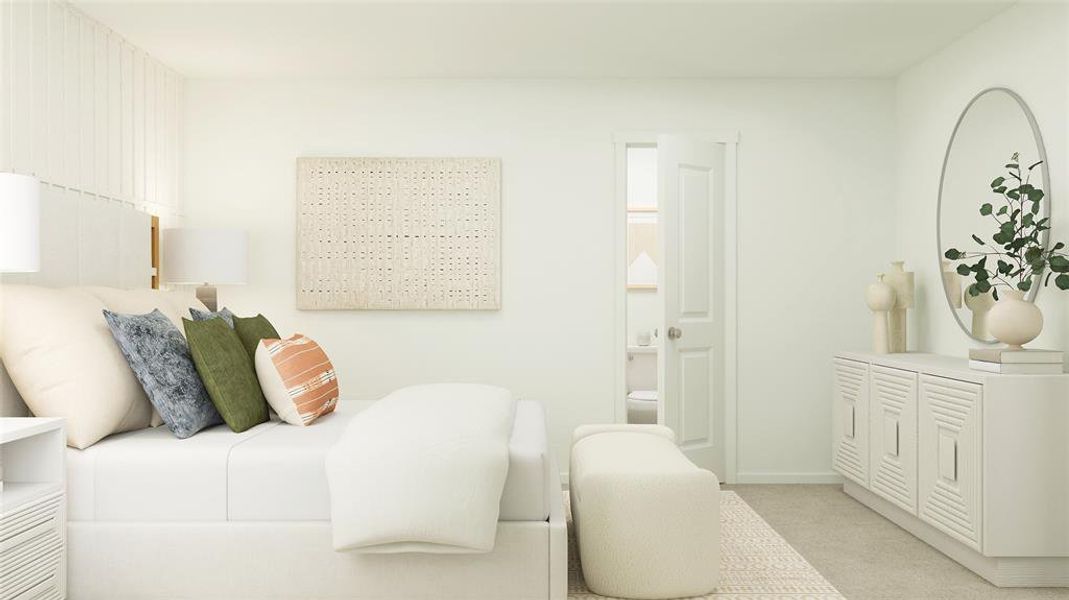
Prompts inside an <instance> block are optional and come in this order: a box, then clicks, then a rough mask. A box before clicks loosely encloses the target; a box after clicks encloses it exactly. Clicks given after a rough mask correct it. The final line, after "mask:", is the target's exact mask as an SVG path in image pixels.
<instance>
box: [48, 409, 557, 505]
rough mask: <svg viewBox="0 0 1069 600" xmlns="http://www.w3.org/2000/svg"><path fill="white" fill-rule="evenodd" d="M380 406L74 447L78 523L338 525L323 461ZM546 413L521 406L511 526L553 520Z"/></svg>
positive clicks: (70, 483) (139, 434) (513, 445)
mask: <svg viewBox="0 0 1069 600" xmlns="http://www.w3.org/2000/svg"><path fill="white" fill-rule="evenodd" d="M369 404H370V403H368V402H364V403H360V402H344V401H343V402H342V403H339V410H338V412H336V413H334V414H331V415H328V416H327V417H324V418H323V419H321V420H319V421H316V422H315V423H313V424H312V425H310V426H308V427H296V426H292V425H287V424H286V423H281V422H278V421H271V422H269V423H263V424H261V425H258V426H256V427H254V428H252V429H250V430H248V431H245V432H243V433H233V432H232V431H230V430H229V429H227V428H226V426H218V427H214V428H212V429H209V430H207V431H202V432H200V433H198V434H197V435H194V436H193V437H191V438H188V439H185V440H179V439H176V438H175V437H174V436H173V435H171V433H170V432H169V431H167V429H166V428H165V427H158V428H155V429H143V430H140V431H135V432H130V433H125V434H120V435H116V436H112V437H109V438H107V439H105V440H103V441H101V442H98V443H97V444H95V445H93V446H91V447H90V448H87V449H85V450H75V449H73V448H69V449H68V450H67V473H68V479H67V497H68V511H69V513H68V518H69V519H70V520H72V521H127V522H129V521H328V520H330V496H329V494H328V491H327V479H326V473H325V470H324V467H323V460H324V456H325V454H326V451H327V449H328V448H329V447H330V446H331V445H332V444H333V443H334V441H335V440H336V439H337V438H338V436H340V435H341V433H342V431H343V430H344V429H345V427H346V425H347V424H348V422H349V420H350V419H352V417H353V415H355V414H357V413H358V412H359V411H360V410H362V409H363V408H366V407H367V406H368V405H369ZM549 462H550V461H549V460H548V456H547V444H546V426H545V415H544V413H543V412H542V406H541V405H540V404H539V403H537V402H532V401H520V402H519V403H518V404H517V407H516V421H515V424H514V426H513V431H512V438H511V440H510V442H509V473H508V479H507V480H506V482H505V490H504V493H503V494H502V496H501V516H500V520H502V521H544V520H546V519H547V518H548V517H549V497H548V494H549V492H550V489H551V488H552V487H553V486H551V485H547V483H546V482H547V481H554V482H555V481H556V474H553V473H549Z"/></svg>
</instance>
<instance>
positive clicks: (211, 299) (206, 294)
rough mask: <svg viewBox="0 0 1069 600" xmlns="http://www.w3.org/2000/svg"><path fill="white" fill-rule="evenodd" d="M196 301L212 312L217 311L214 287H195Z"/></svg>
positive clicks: (216, 297)
mask: <svg viewBox="0 0 1069 600" xmlns="http://www.w3.org/2000/svg"><path fill="white" fill-rule="evenodd" d="M197 300H200V301H201V302H203V303H204V306H206V307H208V310H210V311H212V312H215V311H217V310H219V297H218V296H217V295H216V293H215V286H214V285H201V286H197Z"/></svg>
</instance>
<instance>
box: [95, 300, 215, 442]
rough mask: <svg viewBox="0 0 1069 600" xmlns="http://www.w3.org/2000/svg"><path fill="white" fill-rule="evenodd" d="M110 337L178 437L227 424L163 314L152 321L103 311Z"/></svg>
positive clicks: (154, 315) (149, 317) (180, 338)
mask: <svg viewBox="0 0 1069 600" xmlns="http://www.w3.org/2000/svg"><path fill="white" fill-rule="evenodd" d="M104 320H106V321H107V322H108V327H109V328H110V329H111V335H112V337H114V338H115V342H116V343H117V344H118V345H119V350H121V351H122V354H123V356H125V357H126V362H127V363H129V364H130V368H131V369H133V371H134V375H135V376H136V377H137V380H138V381H139V382H141V387H143V388H145V394H146V395H147V396H148V399H149V402H151V403H152V406H155V407H156V410H157V411H158V412H159V413H160V417H161V418H162V419H163V422H164V423H166V424H167V427H168V428H169V429H170V430H171V432H172V433H174V435H175V437H177V438H179V439H185V438H187V437H189V436H191V435H193V434H194V433H197V432H198V431H200V430H201V429H204V428H205V427H210V426H212V425H218V424H219V423H222V422H223V418H222V417H221V416H220V415H219V411H217V410H216V409H215V405H214V404H212V399H211V398H210V397H209V396H208V391H207V390H206V389H204V383H203V382H202V381H201V379H200V375H199V374H197V368H196V367H195V366H194V365H193V359H192V357H191V356H190V354H189V345H188V344H186V338H185V337H184V336H183V335H182V333H181V332H180V331H178V328H177V327H175V326H174V323H171V320H170V319H168V318H167V317H165V316H164V314H163V313H161V312H160V311H159V310H158V309H157V310H154V311H152V312H151V313H149V314H147V315H120V314H117V313H113V312H111V311H109V310H105V311H104Z"/></svg>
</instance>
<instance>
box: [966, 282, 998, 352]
mask: <svg viewBox="0 0 1069 600" xmlns="http://www.w3.org/2000/svg"><path fill="white" fill-rule="evenodd" d="M1000 295H1001V294H1000ZM994 305H995V298H994V296H992V295H991V292H987V293H986V294H980V295H978V296H972V295H970V294H969V292H965V307H966V308H968V309H969V311H970V312H972V326H971V327H970V328H969V330H970V331H972V335H973V337H974V338H976V339H978V340H987V339H989V338H990V337H991V332H990V330H988V327H987V316H988V314H989V313H990V311H991V307H993V306H994Z"/></svg>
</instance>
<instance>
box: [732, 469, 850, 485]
mask: <svg viewBox="0 0 1069 600" xmlns="http://www.w3.org/2000/svg"><path fill="white" fill-rule="evenodd" d="M842 482H843V477H842V475H839V474H838V473H833V472H831V471H828V472H827V473H746V472H741V471H740V472H739V473H737V474H736V476H735V483H831V484H841V483H842Z"/></svg>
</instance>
